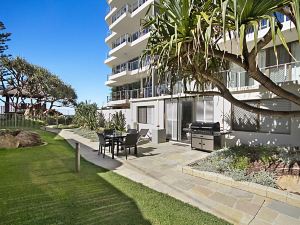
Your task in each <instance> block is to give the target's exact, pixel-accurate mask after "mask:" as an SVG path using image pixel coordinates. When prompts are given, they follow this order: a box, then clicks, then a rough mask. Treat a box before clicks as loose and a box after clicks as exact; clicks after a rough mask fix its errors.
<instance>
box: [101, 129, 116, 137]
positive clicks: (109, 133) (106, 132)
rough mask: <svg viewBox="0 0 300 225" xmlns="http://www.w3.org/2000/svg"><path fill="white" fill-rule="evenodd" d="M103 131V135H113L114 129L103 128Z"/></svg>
mask: <svg viewBox="0 0 300 225" xmlns="http://www.w3.org/2000/svg"><path fill="white" fill-rule="evenodd" d="M103 133H104V136H105V135H113V134H114V129H105V130H104V132H103Z"/></svg>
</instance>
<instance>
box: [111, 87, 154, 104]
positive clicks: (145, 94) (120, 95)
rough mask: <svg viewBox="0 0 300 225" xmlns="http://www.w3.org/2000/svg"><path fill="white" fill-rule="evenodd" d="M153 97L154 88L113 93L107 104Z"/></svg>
mask: <svg viewBox="0 0 300 225" xmlns="http://www.w3.org/2000/svg"><path fill="white" fill-rule="evenodd" d="M149 97H152V87H146V88H142V89H133V90H123V91H116V92H112V93H111V95H110V96H108V97H107V102H110V101H120V100H129V99H138V98H149Z"/></svg>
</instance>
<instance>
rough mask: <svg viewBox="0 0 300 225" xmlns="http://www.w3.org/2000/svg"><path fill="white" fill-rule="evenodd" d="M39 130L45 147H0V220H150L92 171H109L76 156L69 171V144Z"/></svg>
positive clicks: (36, 223)
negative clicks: (78, 168)
mask: <svg viewBox="0 0 300 225" xmlns="http://www.w3.org/2000/svg"><path fill="white" fill-rule="evenodd" d="M42 133H43V137H44V138H46V139H47V140H48V142H49V145H48V146H44V147H43V148H41V147H35V148H31V149H28V150H27V151H22V150H19V149H16V150H2V151H0V177H1V183H0V221H1V224H22V225H26V224H28V225H29V224H30V225H32V224H35V225H38V224H43V225H44V224H84V225H89V224H105V225H109V224H113V225H115V224H147V225H150V224H151V223H150V222H149V221H148V220H146V219H145V218H144V217H143V215H142V213H141V212H140V210H139V208H138V206H137V205H136V203H135V201H134V200H133V199H131V198H130V197H128V196H126V195H125V194H124V193H122V190H119V189H117V188H115V187H114V186H113V185H111V184H110V183H108V182H107V181H105V180H104V179H103V178H101V176H99V175H98V174H103V173H111V172H108V171H107V170H105V169H101V168H99V167H96V166H94V165H91V164H90V163H88V162H86V161H85V160H82V167H81V172H80V173H79V174H76V173H74V172H73V171H74V157H73V152H72V151H73V150H72V149H71V147H68V145H67V144H66V143H65V142H64V141H62V140H54V136H55V135H52V134H46V133H44V132H42ZM12 162H14V163H12Z"/></svg>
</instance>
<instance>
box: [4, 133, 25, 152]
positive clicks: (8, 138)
mask: <svg viewBox="0 0 300 225" xmlns="http://www.w3.org/2000/svg"><path fill="white" fill-rule="evenodd" d="M19 144H20V143H19V141H18V140H17V138H16V137H15V136H13V135H11V134H9V133H2V135H0V148H6V149H11V148H18V147H19Z"/></svg>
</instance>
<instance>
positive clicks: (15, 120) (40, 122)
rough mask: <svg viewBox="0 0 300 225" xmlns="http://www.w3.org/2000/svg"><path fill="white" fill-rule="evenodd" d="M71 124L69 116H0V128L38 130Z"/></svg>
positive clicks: (15, 114)
mask: <svg viewBox="0 0 300 225" xmlns="http://www.w3.org/2000/svg"><path fill="white" fill-rule="evenodd" d="M72 122H73V117H71V116H59V117H54V116H52V117H51V116H47V117H46V116H35V117H32V116H31V117H30V118H28V117H25V116H24V115H23V114H18V113H7V114H0V129H1V128H39V127H41V126H45V125H59V124H62V125H70V124H72Z"/></svg>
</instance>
